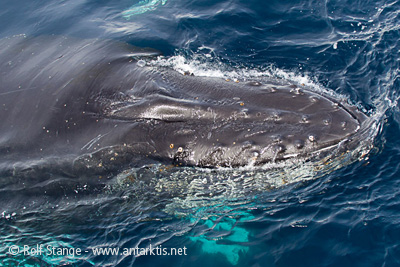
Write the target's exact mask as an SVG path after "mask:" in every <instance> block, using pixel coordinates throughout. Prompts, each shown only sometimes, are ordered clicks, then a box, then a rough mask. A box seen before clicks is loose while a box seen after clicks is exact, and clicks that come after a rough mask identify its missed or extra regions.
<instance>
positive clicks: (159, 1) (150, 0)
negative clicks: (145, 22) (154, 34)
mask: <svg viewBox="0 0 400 267" xmlns="http://www.w3.org/2000/svg"><path fill="white" fill-rule="evenodd" d="M166 3H167V0H142V1H140V2H139V3H137V4H134V5H133V6H131V7H130V8H128V9H127V10H125V11H123V12H122V16H123V17H124V18H126V19H130V18H131V17H132V16H134V15H139V14H143V13H146V12H149V11H153V10H156V9H157V7H158V6H159V5H165V4H166Z"/></svg>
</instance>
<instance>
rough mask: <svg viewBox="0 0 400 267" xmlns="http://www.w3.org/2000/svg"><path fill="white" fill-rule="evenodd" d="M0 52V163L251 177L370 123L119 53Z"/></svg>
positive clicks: (119, 47)
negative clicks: (59, 162)
mask: <svg viewBox="0 0 400 267" xmlns="http://www.w3.org/2000/svg"><path fill="white" fill-rule="evenodd" d="M0 45H1V46H2V47H3V48H4V49H2V50H1V52H0V59H1V85H0V86H1V88H0V95H1V99H0V104H1V108H2V113H1V115H0V119H1V121H2V124H1V125H0V133H1V136H2V137H1V139H0V150H1V151H3V152H4V153H2V154H3V156H2V158H3V162H4V161H12V160H14V161H15V160H19V161H23V160H30V161H32V160H36V159H44V158H52V157H53V158H63V159H65V160H66V161H69V162H71V165H73V166H74V168H78V169H80V168H86V167H88V166H90V165H91V164H92V165H95V166H100V165H101V167H102V168H105V166H107V168H108V169H113V168H117V166H121V164H122V165H124V164H129V165H143V164H147V163H151V162H153V163H154V162H163V163H173V164H176V165H193V166H201V167H216V166H225V167H237V166H244V165H248V164H252V165H260V164H263V163H266V162H276V161H282V160H286V159H289V158H307V157H310V156H311V155H315V154H316V153H320V152H322V151H329V150H331V149H334V148H338V147H340V146H346V143H349V142H350V143H351V142H353V139H357V136H358V134H359V132H360V129H363V125H364V122H365V121H366V120H367V117H366V116H365V115H364V114H363V113H361V112H359V111H358V110H357V109H356V108H354V107H351V106H349V105H346V104H344V103H341V102H340V101H338V100H336V99H334V98H332V97H329V96H325V95H322V94H319V93H316V92H312V91H310V90H307V89H305V88H299V87H298V86H296V85H290V84H289V83H288V82H285V81H279V80H270V81H265V80H264V81H262V82H232V81H229V82H228V81H225V80H223V79H220V78H209V77H197V76H190V75H182V74H180V73H178V72H176V71H174V70H171V69H168V68H164V67H152V66H143V64H138V59H139V58H141V57H148V56H154V55H158V53H157V51H154V50H151V49H140V48H136V47H133V46H130V45H128V44H125V43H119V42H115V41H110V40H81V39H75V38H67V37H55V36H44V37H35V38H25V37H13V38H9V39H3V40H1V42H0ZM141 63H142V62H141ZM99 162H100V163H99Z"/></svg>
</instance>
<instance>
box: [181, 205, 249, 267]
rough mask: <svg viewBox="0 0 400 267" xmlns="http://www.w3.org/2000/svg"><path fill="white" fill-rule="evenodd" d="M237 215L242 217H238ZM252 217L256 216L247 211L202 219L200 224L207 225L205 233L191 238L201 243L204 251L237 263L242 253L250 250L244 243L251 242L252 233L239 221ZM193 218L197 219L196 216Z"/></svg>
mask: <svg viewBox="0 0 400 267" xmlns="http://www.w3.org/2000/svg"><path fill="white" fill-rule="evenodd" d="M227 208H228V207H225V209H227ZM232 215H233V216H232ZM237 216H239V217H240V218H238V219H236V217H237ZM251 219H254V216H253V215H251V214H250V213H247V212H240V213H239V214H238V213H235V214H228V215H225V216H223V217H219V216H213V217H210V218H208V219H202V220H200V221H199V223H200V225H204V226H206V227H207V229H206V230H205V231H204V234H201V235H199V236H191V237H189V238H190V240H191V241H193V242H199V243H200V244H201V249H202V252H203V253H208V254H222V255H224V256H225V258H226V260H227V261H228V262H229V263H230V264H232V265H237V264H238V263H239V259H240V255H245V254H247V253H248V251H249V247H248V246H247V245H245V244H244V243H246V242H249V235H250V233H249V232H248V231H247V230H246V229H245V228H244V227H241V226H238V223H240V222H244V221H248V220H251ZM191 220H192V221H195V218H191ZM198 225H199V224H198Z"/></svg>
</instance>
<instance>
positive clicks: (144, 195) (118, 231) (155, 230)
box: [0, 0, 400, 266]
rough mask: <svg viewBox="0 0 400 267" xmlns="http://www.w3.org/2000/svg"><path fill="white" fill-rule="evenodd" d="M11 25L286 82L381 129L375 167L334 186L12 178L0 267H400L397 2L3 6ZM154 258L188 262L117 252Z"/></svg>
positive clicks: (335, 180) (171, 176)
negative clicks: (25, 182)
mask: <svg viewBox="0 0 400 267" xmlns="http://www.w3.org/2000/svg"><path fill="white" fill-rule="evenodd" d="M0 24H1V25H2V27H1V28H0V37H1V38H6V37H11V36H15V35H26V36H41V35H50V34H55V35H63V36H72V37H77V38H99V39H114V40H118V41H124V42H128V43H130V44H132V45H135V46H140V47H152V48H155V49H158V50H160V51H161V52H162V53H163V55H164V56H163V57H161V58H158V59H157V60H153V61H151V62H147V64H157V65H167V66H169V67H172V68H175V69H176V70H178V71H190V72H193V73H195V74H196V75H199V76H212V77H224V78H226V77H228V78H231V79H246V78H254V77H261V76H272V77H276V78H284V79H287V80H289V81H291V82H293V83H296V84H305V85H306V86H308V87H309V88H312V89H313V90H323V91H324V92H329V93H331V94H334V95H336V96H340V97H341V98H344V99H346V100H347V101H348V102H350V103H352V104H354V105H357V106H358V107H359V108H360V109H362V110H363V111H364V112H365V113H367V114H369V115H370V116H371V117H374V118H376V120H377V122H378V126H379V127H378V128H377V134H376V136H373V138H374V148H373V149H372V150H371V151H370V152H369V154H368V155H366V156H364V157H363V158H360V160H352V161H351V162H349V163H348V164H341V165H340V166H336V167H335V168H332V169H331V170H329V171H326V172H323V173H316V172H312V171H310V169H307V168H304V170H303V169H299V168H296V169H294V170H290V169H288V168H280V169H279V171H278V172H279V173H280V175H277V174H276V173H274V171H272V170H269V169H263V170H255V169H252V168H247V169H246V168H244V169H238V170H235V169H233V170H222V171H221V170H204V169H196V168H189V167H187V168H171V169H168V170H160V168H159V166H144V167H142V168H136V169H127V170H121V172H120V173H118V174H117V175H115V176H114V177H111V178H110V179H108V180H107V182H104V183H101V184H93V183H91V182H90V181H89V182H88V181H86V180H79V179H75V180H74V179H63V178H64V177H59V176H57V174H50V175H49V174H46V177H36V180H33V181H32V182H30V183H29V186H27V187H25V188H24V189H20V187H18V188H19V189H15V188H13V187H10V186H4V185H3V182H1V179H2V180H6V179H12V176H11V178H10V177H0V184H1V185H2V186H1V188H0V192H1V193H0V203H1V210H0V212H1V215H0V233H1V235H0V239H1V247H0V262H1V264H0V265H1V266H132V265H135V266H158V265H162V266H186V265H190V266H205V265H207V266H399V265H400V245H399V238H400V199H399V198H400V193H399V188H400V168H399V167H400V161H399V159H400V142H399V138H398V137H399V136H400V127H399V123H400V113H399V105H398V99H399V95H400V92H399V86H400V83H399V63H400V62H399V58H400V44H399V40H400V38H399V37H400V33H399V28H400V3H399V1H341V0H335V1H305V0H299V1H260V0H257V1H243V0H242V1H239V0H232V1H182V0H142V1H137V0H136V1H135V0H121V1H91V0H74V1H72V0H71V1H68V0H65V1H54V0H48V1H36V0H32V1H10V0H2V1H1V10H0ZM0 49H1V48H0ZM43 49H44V50H45V49H46V48H45V47H43ZM0 83H1V81H0ZM0 97H1V96H0ZM0 151H1V150H0ZM282 171H283V172H284V173H283V174H282ZM299 173H301V174H300V175H299ZM274 177H275V178H274ZM273 179H275V180H276V181H275V180H274V181H275V185H276V186H271V183H273V182H272V181H273ZM210 181H213V182H212V183H211V184H210ZM265 181H266V182H265ZM288 181H289V182H288ZM264 182H265V183H264ZM15 183H19V182H18V181H16V182H15ZM21 183H22V182H21ZM247 185H249V186H250V187H248V186H247ZM246 186H247V187H246ZM37 245H39V246H40V245H42V246H43V247H44V248H46V247H47V246H50V247H51V248H54V249H69V250H68V251H69V252H68V253H59V254H57V253H52V254H51V255H47V254H46V253H39V252H38V251H36V252H35V251H34V250H32V249H35V248H37V247H36V246H37ZM150 246H152V247H158V248H160V250H161V249H162V248H166V249H168V250H169V249H170V248H176V249H179V248H181V249H182V250H181V252H182V253H181V254H185V255H124V254H123V253H121V252H123V249H129V248H144V249H146V248H150ZM28 247H29V248H30V250H26V253H24V248H28ZM99 248H118V249H120V251H119V253H117V254H116V255H112V253H111V252H110V253H109V255H96V254H95V253H94V251H93V250H94V249H99ZM77 249H81V250H82V251H83V252H82V253H80V255H77V253H75V254H73V253H72V252H73V251H76V250H77ZM13 252H17V253H14V254H15V255H12V254H13ZM48 254H50V253H48Z"/></svg>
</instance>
